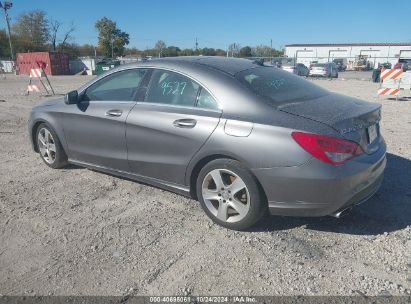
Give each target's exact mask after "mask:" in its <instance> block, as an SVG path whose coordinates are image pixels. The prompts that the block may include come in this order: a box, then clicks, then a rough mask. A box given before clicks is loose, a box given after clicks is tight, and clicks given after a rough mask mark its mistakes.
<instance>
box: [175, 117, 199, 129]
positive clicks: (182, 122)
mask: <svg viewBox="0 0 411 304" xmlns="http://www.w3.org/2000/svg"><path fill="white" fill-rule="evenodd" d="M196 124H197V120H195V119H189V118H183V119H177V120H175V121H174V122H173V126H174V127H177V128H187V129H191V128H194V127H195V126H196Z"/></svg>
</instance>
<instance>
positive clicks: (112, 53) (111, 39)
mask: <svg viewBox="0 0 411 304" xmlns="http://www.w3.org/2000/svg"><path fill="white" fill-rule="evenodd" d="M110 44H111V59H113V58H114V48H113V34H110Z"/></svg>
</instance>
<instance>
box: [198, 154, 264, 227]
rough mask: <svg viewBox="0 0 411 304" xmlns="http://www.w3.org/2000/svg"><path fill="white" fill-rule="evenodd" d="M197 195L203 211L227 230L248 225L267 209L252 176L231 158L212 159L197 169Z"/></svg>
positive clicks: (253, 222) (254, 221) (252, 223)
mask: <svg viewBox="0 0 411 304" xmlns="http://www.w3.org/2000/svg"><path fill="white" fill-rule="evenodd" d="M197 194H198V197H199V200H200V203H201V207H202V208H203V210H204V211H205V213H206V214H207V215H208V216H209V217H210V218H211V219H212V220H213V221H214V222H216V223H217V224H219V225H221V226H224V227H226V228H229V229H234V230H244V229H247V228H249V227H251V226H252V225H254V224H255V223H256V222H257V221H258V220H259V219H260V218H261V217H262V216H263V215H264V213H265V211H266V209H267V203H266V201H265V199H264V195H262V194H261V191H260V189H259V186H258V183H257V181H256V179H255V177H254V176H253V175H252V174H251V172H250V171H249V170H248V169H247V168H245V167H244V166H242V165H241V164H240V163H239V162H238V161H235V160H231V159H218V160H214V161H212V162H210V163H208V164H207V165H206V166H205V167H204V168H203V169H202V170H201V171H200V174H199V176H198V179H197Z"/></svg>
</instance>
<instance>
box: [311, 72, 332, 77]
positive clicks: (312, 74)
mask: <svg viewBox="0 0 411 304" xmlns="http://www.w3.org/2000/svg"><path fill="white" fill-rule="evenodd" d="M327 74H328V73H327V72H325V71H324V72H323V71H315V72H310V74H309V75H310V76H327Z"/></svg>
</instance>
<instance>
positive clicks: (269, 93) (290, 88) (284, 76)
mask: <svg viewBox="0 0 411 304" xmlns="http://www.w3.org/2000/svg"><path fill="white" fill-rule="evenodd" d="M235 77H236V78H237V79H238V80H239V81H240V82H241V83H243V84H244V85H245V86H247V87H248V88H250V89H251V90H252V91H253V92H254V93H255V94H257V95H259V96H261V97H263V98H265V99H266V100H267V101H268V102H270V103H271V104H272V105H275V106H278V105H282V104H284V103H288V102H296V101H298V102H300V101H304V100H305V99H307V100H308V99H313V98H318V97H320V96H324V95H327V94H329V92H328V91H327V90H325V89H323V88H321V87H319V86H317V85H315V84H313V83H311V82H310V81H308V80H305V79H303V78H301V77H299V76H295V75H293V74H291V73H289V72H286V71H282V70H281V69H277V68H273V67H259V68H254V69H250V70H245V71H242V72H239V73H237V74H236V76H235Z"/></svg>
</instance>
